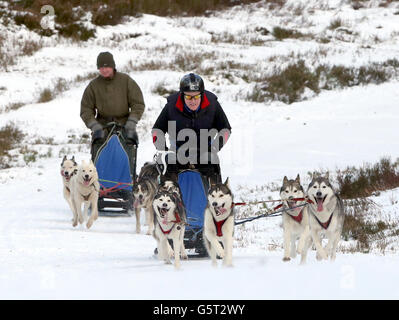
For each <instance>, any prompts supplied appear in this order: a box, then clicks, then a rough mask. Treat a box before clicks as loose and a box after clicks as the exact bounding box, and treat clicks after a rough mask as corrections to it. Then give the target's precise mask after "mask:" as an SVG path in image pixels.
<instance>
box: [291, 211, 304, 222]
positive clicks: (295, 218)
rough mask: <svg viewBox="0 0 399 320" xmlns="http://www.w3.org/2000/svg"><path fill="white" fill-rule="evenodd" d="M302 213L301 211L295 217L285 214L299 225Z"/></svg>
mask: <svg viewBox="0 0 399 320" xmlns="http://www.w3.org/2000/svg"><path fill="white" fill-rule="evenodd" d="M302 212H303V209H302V210H301V212H299V214H298V215H297V216H296V217H295V216H292V215H290V214H289V213H287V214H288V215H289V216H290V217H291V218H292V219H294V220H295V221H296V222H298V223H301V221H302V218H303V214H302Z"/></svg>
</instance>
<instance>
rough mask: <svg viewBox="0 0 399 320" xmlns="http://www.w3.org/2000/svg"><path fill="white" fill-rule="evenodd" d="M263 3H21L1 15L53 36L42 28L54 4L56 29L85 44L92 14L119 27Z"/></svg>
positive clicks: (161, 0)
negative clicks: (128, 21)
mask: <svg viewBox="0 0 399 320" xmlns="http://www.w3.org/2000/svg"><path fill="white" fill-rule="evenodd" d="M258 1H259V0H241V1H239V2H237V1H231V0H201V1H198V0H174V1H172V0H116V1H111V0H101V1H91V0H89V1H82V0H72V1H62V0H45V1H44V0H20V1H15V2H12V3H10V6H11V8H12V9H13V10H16V11H17V12H18V14H17V15H15V16H12V15H10V13H9V12H7V11H2V13H1V15H2V16H5V17H6V18H8V19H14V21H15V22H16V23H17V24H19V25H25V26H26V27H27V28H28V29H30V30H34V31H36V32H38V33H39V34H41V35H47V36H49V35H52V34H53V32H52V31H51V30H50V29H43V28H41V25H40V22H41V19H42V18H43V14H42V13H41V12H40V10H41V8H42V7H43V6H44V5H50V6H52V7H53V8H54V11H55V22H56V30H57V31H58V33H59V34H60V35H62V36H64V37H69V38H72V39H75V40H80V41H85V40H88V39H90V38H91V37H94V36H95V32H94V29H89V28H87V27H86V26H85V25H84V24H83V23H81V19H82V18H83V17H85V16H86V15H87V13H89V12H90V13H91V23H92V24H94V25H97V26H104V25H117V24H119V23H121V22H122V21H123V18H124V17H125V16H133V17H134V16H138V15H140V14H143V13H148V14H155V15H159V16H198V15H206V14H209V13H210V12H211V11H214V10H220V9H223V8H227V7H231V6H234V5H237V4H246V3H252V2H258Z"/></svg>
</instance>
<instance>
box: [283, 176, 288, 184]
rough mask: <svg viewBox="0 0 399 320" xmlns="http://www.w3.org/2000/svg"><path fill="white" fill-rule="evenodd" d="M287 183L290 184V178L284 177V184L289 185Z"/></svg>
mask: <svg viewBox="0 0 399 320" xmlns="http://www.w3.org/2000/svg"><path fill="white" fill-rule="evenodd" d="M287 183H288V178H287V176H284V179H283V184H287Z"/></svg>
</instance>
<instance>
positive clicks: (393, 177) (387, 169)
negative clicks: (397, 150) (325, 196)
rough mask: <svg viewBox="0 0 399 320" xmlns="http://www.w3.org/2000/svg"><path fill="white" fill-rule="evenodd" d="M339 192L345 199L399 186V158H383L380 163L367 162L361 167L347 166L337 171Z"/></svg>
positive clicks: (365, 195)
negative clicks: (394, 159)
mask: <svg viewBox="0 0 399 320" xmlns="http://www.w3.org/2000/svg"><path fill="white" fill-rule="evenodd" d="M337 182H338V185H339V193H340V195H341V197H342V198H343V199H355V198H359V197H368V196H370V195H372V194H373V193H374V192H376V191H384V190H388V189H393V188H397V187H399V159H398V160H396V162H392V161H391V159H390V158H386V157H385V158H382V159H381V160H380V161H379V162H378V163H376V164H374V165H371V164H369V163H366V164H365V165H363V166H362V167H360V168H355V167H347V168H346V169H345V170H343V171H338V172H337Z"/></svg>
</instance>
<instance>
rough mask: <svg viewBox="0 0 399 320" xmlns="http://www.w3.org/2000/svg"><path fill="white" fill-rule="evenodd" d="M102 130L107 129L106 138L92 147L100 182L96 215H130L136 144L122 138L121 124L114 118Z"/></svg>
mask: <svg viewBox="0 0 399 320" xmlns="http://www.w3.org/2000/svg"><path fill="white" fill-rule="evenodd" d="M105 130H106V131H107V132H108V135H107V137H106V139H105V141H104V142H103V143H102V144H101V145H100V146H99V147H98V149H97V150H94V152H93V150H92V152H93V156H94V164H95V166H96V168H97V172H98V177H99V182H100V192H99V198H98V211H99V215H100V216H111V217H113V216H130V213H129V211H130V209H131V208H132V202H133V196H132V186H133V181H135V178H136V160H137V145H136V144H134V143H132V142H131V141H129V140H127V139H126V138H125V135H124V128H123V126H121V125H119V124H118V123H116V122H110V123H108V124H107V125H106V127H105ZM92 148H93V146H92Z"/></svg>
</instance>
